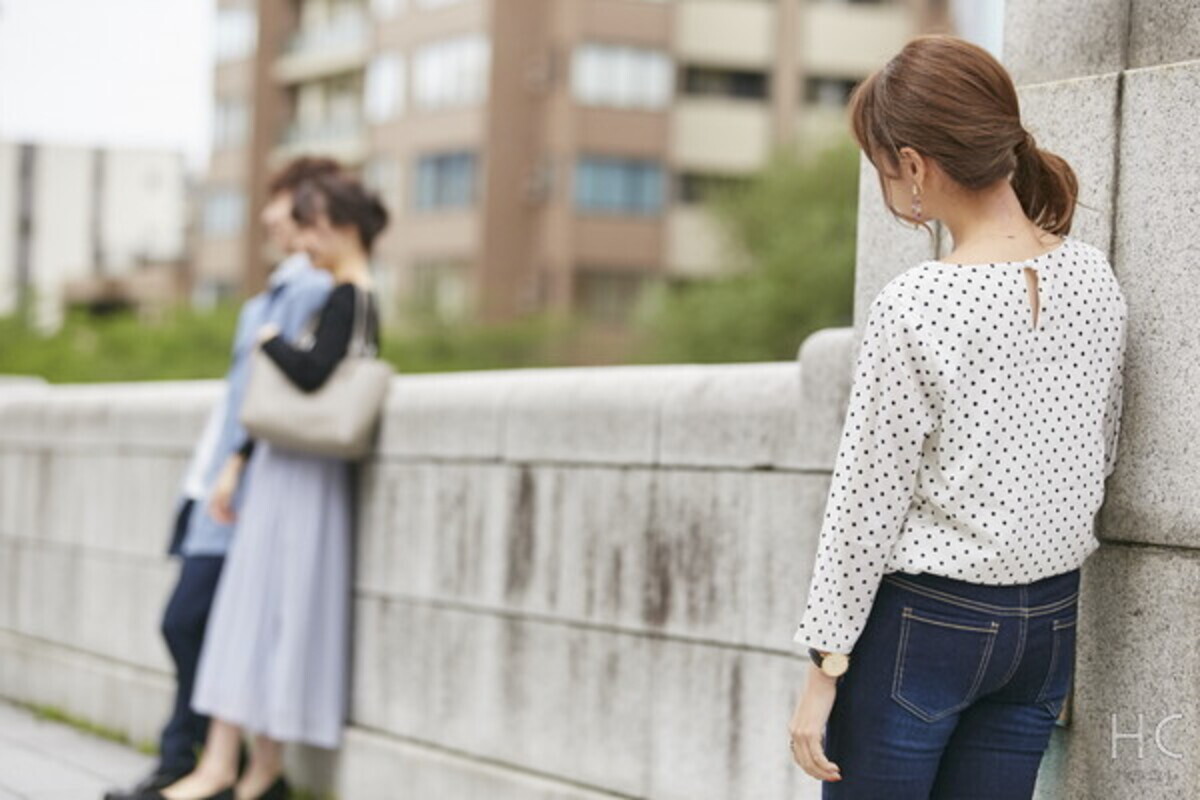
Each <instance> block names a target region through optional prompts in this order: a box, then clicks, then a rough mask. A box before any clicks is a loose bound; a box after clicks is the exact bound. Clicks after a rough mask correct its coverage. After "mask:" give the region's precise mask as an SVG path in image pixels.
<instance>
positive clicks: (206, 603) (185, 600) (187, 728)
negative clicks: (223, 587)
mask: <svg viewBox="0 0 1200 800" xmlns="http://www.w3.org/2000/svg"><path fill="white" fill-rule="evenodd" d="M192 508H193V503H192V501H188V502H187V503H186V504H185V505H184V507H183V510H182V511H181V512H180V519H181V521H185V520H186V517H187V514H189V513H191V512H192ZM181 524H185V523H184V522H181ZM224 564H225V557H224V556H184V557H183V559H182V564H181V566H180V569H179V580H178V581H177V582H176V583H175V589H174V591H172V592H171V599H170V600H169V601H168V602H167V608H166V611H165V612H164V613H163V619H162V634H163V638H164V639H166V641H167V649H168V650H170V652H171V659H172V660H173V661H174V662H175V703H174V706H173V708H172V710H171V719H170V720H168V721H167V724H166V726H165V727H164V728H163V731H162V736H161V738H160V740H159V756H158V757H159V765H158V771H160V772H173V773H183V772H190V771H191V770H192V769H193V768H194V767H195V766H196V753H197V751H198V750H199V749H200V748H201V747H202V746H203V745H204V739H205V736H206V735H207V733H208V718H207V717H204V716H201V715H200V714H197V713H196V712H195V711H192V706H191V700H192V685H193V683H194V682H195V679H196V667H197V665H198V663H199V661H200V648H201V646H202V645H203V644H204V631H205V628H206V627H207V625H208V612H209V611H210V610H211V608H212V603H213V597H214V596H215V595H216V592H217V583H218V581H219V579H220V577H221V569H222V567H223V566H224Z"/></svg>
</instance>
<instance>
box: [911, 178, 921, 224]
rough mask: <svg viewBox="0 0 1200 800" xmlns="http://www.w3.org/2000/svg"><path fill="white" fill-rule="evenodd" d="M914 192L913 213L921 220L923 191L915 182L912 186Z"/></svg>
mask: <svg viewBox="0 0 1200 800" xmlns="http://www.w3.org/2000/svg"><path fill="white" fill-rule="evenodd" d="M912 194H913V196H912V214H913V216H914V217H916V218H917V219H918V220H920V219H921V192H920V190H918V189H917V185H916V184H915V183H914V184H913V187H912Z"/></svg>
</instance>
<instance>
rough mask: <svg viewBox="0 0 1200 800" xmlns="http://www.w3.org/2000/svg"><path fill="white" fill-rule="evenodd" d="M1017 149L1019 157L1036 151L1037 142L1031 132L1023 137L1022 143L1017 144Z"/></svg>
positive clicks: (1027, 132)
mask: <svg viewBox="0 0 1200 800" xmlns="http://www.w3.org/2000/svg"><path fill="white" fill-rule="evenodd" d="M1015 149H1016V153H1017V155H1022V154H1024V153H1032V152H1033V151H1034V150H1036V149H1037V142H1036V141H1035V140H1034V138H1033V134H1031V133H1030V132H1029V131H1025V135H1024V136H1022V137H1021V141H1019V142H1017V146H1016V148H1015Z"/></svg>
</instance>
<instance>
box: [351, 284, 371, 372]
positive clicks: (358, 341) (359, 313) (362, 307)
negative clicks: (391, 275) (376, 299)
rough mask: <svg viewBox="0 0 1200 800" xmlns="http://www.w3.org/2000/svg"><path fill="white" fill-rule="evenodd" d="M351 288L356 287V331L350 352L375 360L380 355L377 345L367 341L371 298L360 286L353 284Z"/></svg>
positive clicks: (352, 337)
mask: <svg viewBox="0 0 1200 800" xmlns="http://www.w3.org/2000/svg"><path fill="white" fill-rule="evenodd" d="M351 286H353V287H354V329H353V332H352V333H351V335H350V347H349V349H348V352H350V353H357V354H359V355H363V356H367V357H369V358H375V356H376V355H378V352H377V348H376V347H375V343H374V342H370V341H368V340H367V322H368V319H367V318H368V317H369V316H370V313H369V312H370V308H369V307H368V302H367V301H368V300H369V296H368V294H367V292H366V291H365V290H364V289H362V288H361V287H359V285H358V284H351Z"/></svg>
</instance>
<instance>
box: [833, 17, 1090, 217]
mask: <svg viewBox="0 0 1200 800" xmlns="http://www.w3.org/2000/svg"><path fill="white" fill-rule="evenodd" d="M849 114H850V124H851V129H852V130H853V132H854V138H855V139H856V140H857V141H858V144H859V146H860V147H862V149H863V152H864V153H866V155H867V158H868V159H870V161H871V163H872V164H873V165H874V166H875V168H876V169H877V170H878V171H879V177H880V188H881V190H882V191H883V197H884V203H886V204H887V205H888V208H889V210H890V211H891V212H892V214H893V215H895V216H896V217H898V218H900V219H902V220H905V221H907V222H913V223H919V224H922V225H925V223H923V222H921V221H919V220H917V219H915V218H914V217H912V216H910V215H908V214H905V213H903V212H901V211H899V210H897V209H896V208H894V207H892V205H891V202H890V200H889V199H888V195H887V190H886V185H885V183H884V180H883V179H884V177H885V176H888V177H893V178H894V177H897V175H898V173H899V169H900V148H902V147H911V148H912V149H914V150H916V151H917V152H918V153H921V154H922V155H924V156H926V157H928V158H932V159H933V160H934V161H936V162H937V163H938V166H940V167H941V169H942V171H943V172H945V173H946V175H948V176H949V177H950V178H951V179H952V180H954V181H955V182H956V183H958V184H959V185H961V186H963V187H964V188H967V189H983V188H985V187H987V186H991V185H992V184H993V183H995V182H996V181H998V180H1002V179H1005V178H1009V177H1010V176H1011V181H1012V185H1013V191H1014V192H1016V195H1017V198H1018V199H1019V200H1020V202H1021V208H1022V209H1024V211H1025V214H1026V216H1028V217H1029V219H1031V220H1032V221H1033V222H1034V223H1035V224H1037V225H1038V226H1039V227H1041V228H1043V229H1045V230H1048V231H1050V232H1052V233H1055V234H1058V235H1061V234H1066V233H1069V232H1070V230H1071V219H1072V217H1073V216H1074V214H1075V203H1076V198H1077V197H1078V193H1079V184H1078V181H1077V179H1076V177H1075V172H1074V170H1072V169H1071V166H1070V165H1069V164H1068V163H1067V162H1066V161H1065V160H1064V159H1063V158H1061V157H1060V156H1057V155H1055V154H1053V153H1050V152H1047V151H1045V150H1042V149H1040V148H1038V146H1037V144H1036V142H1035V141H1034V139H1033V136H1032V135H1031V134H1030V133H1029V132H1028V131H1026V130H1025V128H1024V126H1023V125H1022V124H1021V114H1020V107H1019V103H1018V100H1017V90H1016V87H1014V86H1013V82H1012V77H1011V76H1010V75H1009V74H1008V71H1007V70H1005V69H1004V67H1003V65H1001V64H1000V62H999V61H997V60H996V59H995V58H994V57H993V56H992V54H991V53H989V52H988V51H987V50H985V49H983V48H982V47H979V46H978V45H975V44H972V43H970V42H968V41H966V40H965V39H960V38H958V37H956V36H950V35H948V34H927V35H924V36H918V37H916V38H915V39H913V40H912V41H910V42H909V43H908V44H906V45H905V46H904V48H903V49H902V50H901V51H900V52H899V53H898V54H896V56H895V57H894V58H892V60H891V61H889V62H888V63H887V64H885V65H884V66H883V67H882V68H880V69H878V70H876V71H875V72H873V73H871V75H869V76H867V78H866V79H864V80H863V81H862V82H861V83H860V84H859V85H858V86H856V87H855V89H854V92H853V94H851V96H850V107H849ZM926 229H927V230H929V232H930V233H932V232H933V230H932V229H931V228H928V226H926Z"/></svg>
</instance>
